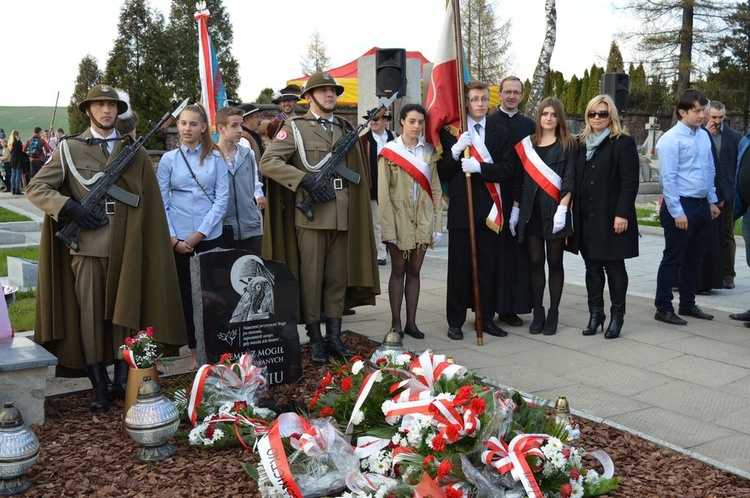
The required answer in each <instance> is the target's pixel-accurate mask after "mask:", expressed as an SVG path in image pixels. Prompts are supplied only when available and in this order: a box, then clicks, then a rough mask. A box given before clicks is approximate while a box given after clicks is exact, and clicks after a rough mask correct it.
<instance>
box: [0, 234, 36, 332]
mask: <svg viewBox="0 0 750 498" xmlns="http://www.w3.org/2000/svg"><path fill="white" fill-rule="evenodd" d="M8 256H13V257H16V258H24V259H31V260H34V261H37V260H38V259H39V249H38V248H36V247H27V248H23V249H0V275H2V276H7V275H8ZM35 297H36V292H34V291H33V290H30V291H19V292H17V293H16V302H15V303H13V305H12V306H11V307H10V309H9V310H8V314H9V315H10V324H11V325H12V326H13V330H15V331H17V332H23V331H25V330H33V329H34V312H35V311H34V310H35Z"/></svg>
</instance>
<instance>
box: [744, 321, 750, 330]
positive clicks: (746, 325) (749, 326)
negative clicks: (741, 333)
mask: <svg viewBox="0 0 750 498" xmlns="http://www.w3.org/2000/svg"><path fill="white" fill-rule="evenodd" d="M742 325H744V326H745V327H747V328H749V329H750V322H745V323H743V324H742Z"/></svg>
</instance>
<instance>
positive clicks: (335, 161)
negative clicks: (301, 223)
mask: <svg viewBox="0 0 750 498" xmlns="http://www.w3.org/2000/svg"><path fill="white" fill-rule="evenodd" d="M396 97H398V92H396V93H394V94H393V95H392V96H391V98H390V99H388V100H387V101H386V102H384V103H383V104H381V105H380V106H379V107H377V108H376V109H375V110H373V111H372V112H371V113H370V114H369V115H368V116H367V120H366V121H365V122H364V123H362V124H360V125H359V126H358V127H357V129H355V130H352V131H350V132H349V133H348V134H347V135H346V136H345V137H344V138H342V139H341V141H340V142H339V145H338V147H336V150H334V151H333V152H329V153H328V155H327V156H326V157H324V158H323V160H322V161H321V162H322V163H323V166H321V167H320V170H319V171H318V174H317V175H315V187H316V188H317V187H319V186H321V185H327V184H328V183H329V182H330V181H331V179H332V178H333V174H334V173H338V174H339V176H341V177H343V178H344V179H346V180H347V181H349V182H351V183H354V184H355V185H359V182H360V176H359V174H357V173H355V172H354V171H352V170H350V169H349V168H347V167H346V166H344V165H343V164H342V161H343V160H344V158H345V157H346V155H347V154H348V153H349V151H350V150H352V148H353V147H354V145H355V144H356V143H357V142H358V141H359V134H360V133H362V131H363V130H364V129H365V128H367V125H368V123H369V122H370V121H372V120H373V119H380V118H381V117H382V116H383V114H384V113H385V111H387V110H388V107H390V105H391V104H392V103H393V102H395V100H396ZM313 203H314V201H313V198H312V197H310V196H309V195H308V196H307V197H305V198H304V199H302V202H300V203H298V204H297V205H296V206H295V207H296V208H297V209H299V210H300V212H301V213H302V214H304V215H305V218H307V219H308V220H309V221H313V220H314V219H315V210H314V209H313Z"/></svg>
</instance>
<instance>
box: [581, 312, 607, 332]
mask: <svg viewBox="0 0 750 498" xmlns="http://www.w3.org/2000/svg"><path fill="white" fill-rule="evenodd" d="M606 320H607V315H605V314H604V313H603V312H598V313H591V317H590V318H589V324H588V326H587V327H586V328H585V329H583V331H582V332H581V333H582V334H583V335H596V329H598V328H600V327H601V329H602V331H604V322H605V321H606Z"/></svg>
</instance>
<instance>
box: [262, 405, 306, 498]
mask: <svg viewBox="0 0 750 498" xmlns="http://www.w3.org/2000/svg"><path fill="white" fill-rule="evenodd" d="M311 425H312V424H310V423H309V422H308V421H307V420H305V419H303V418H302V417H300V416H299V415H297V414H295V413H282V414H281V415H279V418H277V419H276V420H275V421H274V423H273V425H271V428H270V429H269V430H268V433H267V434H266V435H265V436H263V438H261V440H260V441H258V455H259V456H260V462H261V464H262V465H263V468H264V470H265V471H266V476H267V477H268V480H269V482H270V483H271V486H273V487H274V488H275V489H276V490H277V491H279V492H280V493H285V494H286V495H288V496H291V497H293V498H303V495H302V491H300V489H299V487H298V486H297V483H296V482H295V481H294V476H293V475H292V470H291V468H290V467H289V461H288V460H287V457H286V453H285V452H284V444H283V442H282V439H283V438H285V437H289V436H291V435H292V434H295V433H296V434H301V433H302V432H304V431H305V428H306V427H309V426H311Z"/></svg>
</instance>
